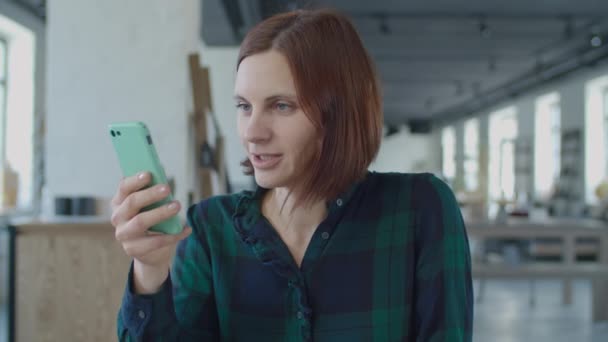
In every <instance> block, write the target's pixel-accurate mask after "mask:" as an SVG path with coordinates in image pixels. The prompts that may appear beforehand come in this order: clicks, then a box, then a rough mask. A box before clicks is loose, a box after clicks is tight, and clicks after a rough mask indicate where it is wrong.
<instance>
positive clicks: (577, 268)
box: [466, 218, 608, 322]
mask: <svg viewBox="0 0 608 342" xmlns="http://www.w3.org/2000/svg"><path fill="white" fill-rule="evenodd" d="M466 227H467V233H468V235H469V237H470V238H476V239H481V240H484V239H488V238H499V239H522V240H525V239H534V238H559V239H561V240H562V241H563V249H562V260H561V262H558V263H553V264H548V263H544V264H531V265H522V267H513V266H504V267H500V266H497V265H492V266H486V265H475V264H474V267H473V275H474V276H475V277H505V278H541V277H550V278H552V277H556V278H562V279H564V291H563V300H564V303H565V304H569V303H571V302H572V282H571V279H572V278H581V277H582V278H590V279H592V282H593V295H592V301H593V304H592V306H593V314H592V316H593V321H594V322H596V321H608V226H607V225H606V224H605V223H604V222H601V221H596V220H590V219H561V218H560V219H557V218H547V219H542V220H528V219H519V218H509V219H508V220H507V221H506V222H505V223H497V222H494V221H468V222H467V223H466ZM580 238H593V239H597V241H598V243H599V250H598V252H599V253H598V262H597V263H593V264H589V263H585V264H581V263H577V262H576V252H575V246H576V240H577V239H580Z"/></svg>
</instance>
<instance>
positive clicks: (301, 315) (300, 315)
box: [297, 311, 304, 319]
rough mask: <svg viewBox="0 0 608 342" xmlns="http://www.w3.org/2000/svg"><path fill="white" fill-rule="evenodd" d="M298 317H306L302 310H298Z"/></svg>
mask: <svg viewBox="0 0 608 342" xmlns="http://www.w3.org/2000/svg"><path fill="white" fill-rule="evenodd" d="M297 317H298V319H302V318H304V314H303V313H302V311H298V315H297Z"/></svg>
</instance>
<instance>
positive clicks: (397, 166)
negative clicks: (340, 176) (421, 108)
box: [369, 127, 440, 172]
mask: <svg viewBox="0 0 608 342" xmlns="http://www.w3.org/2000/svg"><path fill="white" fill-rule="evenodd" d="M435 144H436V142H435V139H434V135H433V134H411V133H410V132H409V129H408V128H407V127H401V130H400V131H399V133H397V134H395V135H391V136H390V137H385V138H384V139H383V140H382V145H381V146H380V151H379V152H378V156H377V157H376V160H375V161H374V162H373V163H372V165H370V168H369V169H370V170H373V171H378V172H427V171H431V172H437V171H438V170H440V168H439V165H440V164H439V160H440V158H437V154H438V153H437V149H436V146H435Z"/></svg>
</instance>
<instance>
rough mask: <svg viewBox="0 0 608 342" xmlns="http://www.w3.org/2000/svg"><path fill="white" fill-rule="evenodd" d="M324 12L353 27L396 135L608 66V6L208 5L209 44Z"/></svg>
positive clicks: (493, 2)
mask: <svg viewBox="0 0 608 342" xmlns="http://www.w3.org/2000/svg"><path fill="white" fill-rule="evenodd" d="M315 7H331V8H335V9H338V10H340V11H341V12H343V13H345V14H347V15H349V16H350V17H351V19H352V20H353V22H354V24H355V26H356V28H357V30H358V31H359V33H360V35H361V37H362V39H363V42H364V44H365V46H366V48H367V49H368V51H369V52H370V54H371V55H372V58H373V59H374V62H375V64H376V68H377V70H378V73H379V75H380V78H381V80H382V87H383V93H384V109H385V121H386V123H387V124H388V125H401V124H407V123H411V124H412V123H413V124H415V123H418V124H423V125H425V124H440V123H445V122H450V121H452V120H455V119H458V118H462V117H464V116H466V115H470V114H471V113H474V112H477V111H479V110H482V109H484V108H488V107H490V106H492V105H494V104H497V103H499V102H501V101H503V100H505V99H508V98H512V97H516V96H518V95H519V94H521V93H523V92H525V91H529V90H530V89H532V88H534V87H538V86H539V85H541V84H543V83H546V82H549V81H552V80H554V79H556V78H559V77H562V76H564V75H566V74H568V73H571V72H575V71H576V70H578V69H581V68H588V67H593V66H595V65H597V64H598V63H604V62H608V1H606V0H577V1H573V0H510V1H497V0H460V1H453V0H434V1H428V0H427V1H417V2H414V1H388V0H375V1H368V0H316V1H293V0H292V1H279V0H203V19H202V21H203V26H202V36H203V39H204V41H205V43H206V44H207V45H209V46H237V45H239V43H240V41H241V39H242V37H243V36H244V34H245V33H246V32H247V30H248V29H249V28H251V27H252V26H253V25H254V24H255V23H257V22H259V21H260V20H262V19H263V18H266V17H268V16H270V15H272V14H275V13H278V12H281V11H286V10H290V9H295V8H315ZM596 36H597V37H596ZM592 38H594V39H593V44H592V43H591V42H592ZM600 41H601V44H600ZM593 45H596V46H593Z"/></svg>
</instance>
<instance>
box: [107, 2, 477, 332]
mask: <svg viewBox="0 0 608 342" xmlns="http://www.w3.org/2000/svg"><path fill="white" fill-rule="evenodd" d="M235 101H236V107H237V112H238V114H237V116H238V119H237V121H238V131H239V135H240V138H241V140H242V143H243V146H244V148H245V151H246V153H247V160H246V161H245V162H244V163H243V165H244V166H245V168H246V169H247V171H248V172H250V173H252V174H253V175H254V177H255V181H256V183H257V189H256V190H255V191H252V192H247V191H246V192H242V193H240V194H234V195H228V196H219V197H213V198H210V199H208V200H205V201H202V202H200V203H198V204H196V205H193V206H192V207H190V208H189V209H188V211H187V218H188V226H189V227H186V228H185V229H184V231H183V232H182V233H181V234H179V235H176V236H170V235H147V234H146V233H145V232H146V230H147V229H148V228H149V227H150V226H152V225H154V224H155V223H157V222H159V221H162V220H164V219H166V218H168V217H170V216H171V215H175V214H176V213H178V211H179V204H178V203H175V206H174V207H173V208H170V207H167V208H158V209H155V210H152V211H148V212H143V213H139V214H138V212H139V211H140V209H141V208H142V207H144V206H146V205H148V204H150V203H153V202H155V201H158V200H159V199H161V198H163V197H164V196H166V195H167V194H168V192H167V191H168V190H167V188H166V187H164V188H163V187H160V186H157V187H152V188H148V189H145V190H141V189H142V188H143V187H144V186H145V185H146V184H147V182H148V181H149V175H147V174H145V173H144V174H142V177H132V178H127V179H124V180H123V181H122V182H121V184H120V186H119V190H118V192H117V194H116V196H115V198H114V199H113V202H112V203H113V215H112V223H113V225H114V226H115V227H116V238H117V239H118V240H119V241H120V242H121V243H122V245H123V248H124V249H125V251H126V252H127V254H129V255H130V256H132V257H133V264H132V267H131V270H130V272H129V280H128V284H127V288H126V291H125V296H124V300H123V305H122V308H121V311H120V313H119V317H118V334H119V337H120V340H122V341H127V340H131V341H134V340H140V339H143V340H152V341H178V340H179V341H218V340H221V341H310V340H315V341H397V340H398V341H404V340H405V341H470V340H471V330H472V287H471V274H470V272H471V270H470V256H469V246H468V241H467V236H466V232H465V229H464V224H463V221H462V217H461V215H460V211H459V209H458V206H457V204H456V201H455V199H454V196H453V194H452V192H451V191H450V189H449V188H448V187H447V186H446V185H445V184H444V183H443V182H441V181H440V180H439V179H438V178H436V177H434V176H433V175H431V174H397V173H394V174H381V173H375V172H368V171H367V168H368V166H369V164H370V163H371V161H372V160H373V158H374V157H375V155H376V153H377V151H378V148H379V145H380V140H381V131H382V114H381V113H382V112H381V102H382V101H381V98H380V94H379V86H378V81H377V78H376V75H375V73H374V70H373V67H372V63H371V61H370V58H369V56H368V55H367V53H366V51H365V49H364V48H363V45H362V43H361V41H360V39H359V37H358V35H357V34H356V32H355V30H354V28H353V26H352V24H351V23H350V22H349V21H348V20H347V19H346V18H345V17H343V16H341V15H339V14H336V13H333V12H328V11H297V12H291V13H285V14H280V15H277V16H274V17H272V18H269V19H267V20H265V21H264V22H262V23H260V24H258V25H257V26H256V27H254V28H253V29H252V31H251V32H249V34H248V35H247V37H246V38H245V39H244V41H243V43H242V45H241V49H240V54H239V58H238V63H237V76H236V86H235ZM404 158H407V156H404ZM175 247H177V251H176V254H175V257H174V258H173V259H172V254H173V251H174V249H175ZM171 260H172V267H171V268H169V264H170V263H171ZM169 269H170V270H169Z"/></svg>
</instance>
